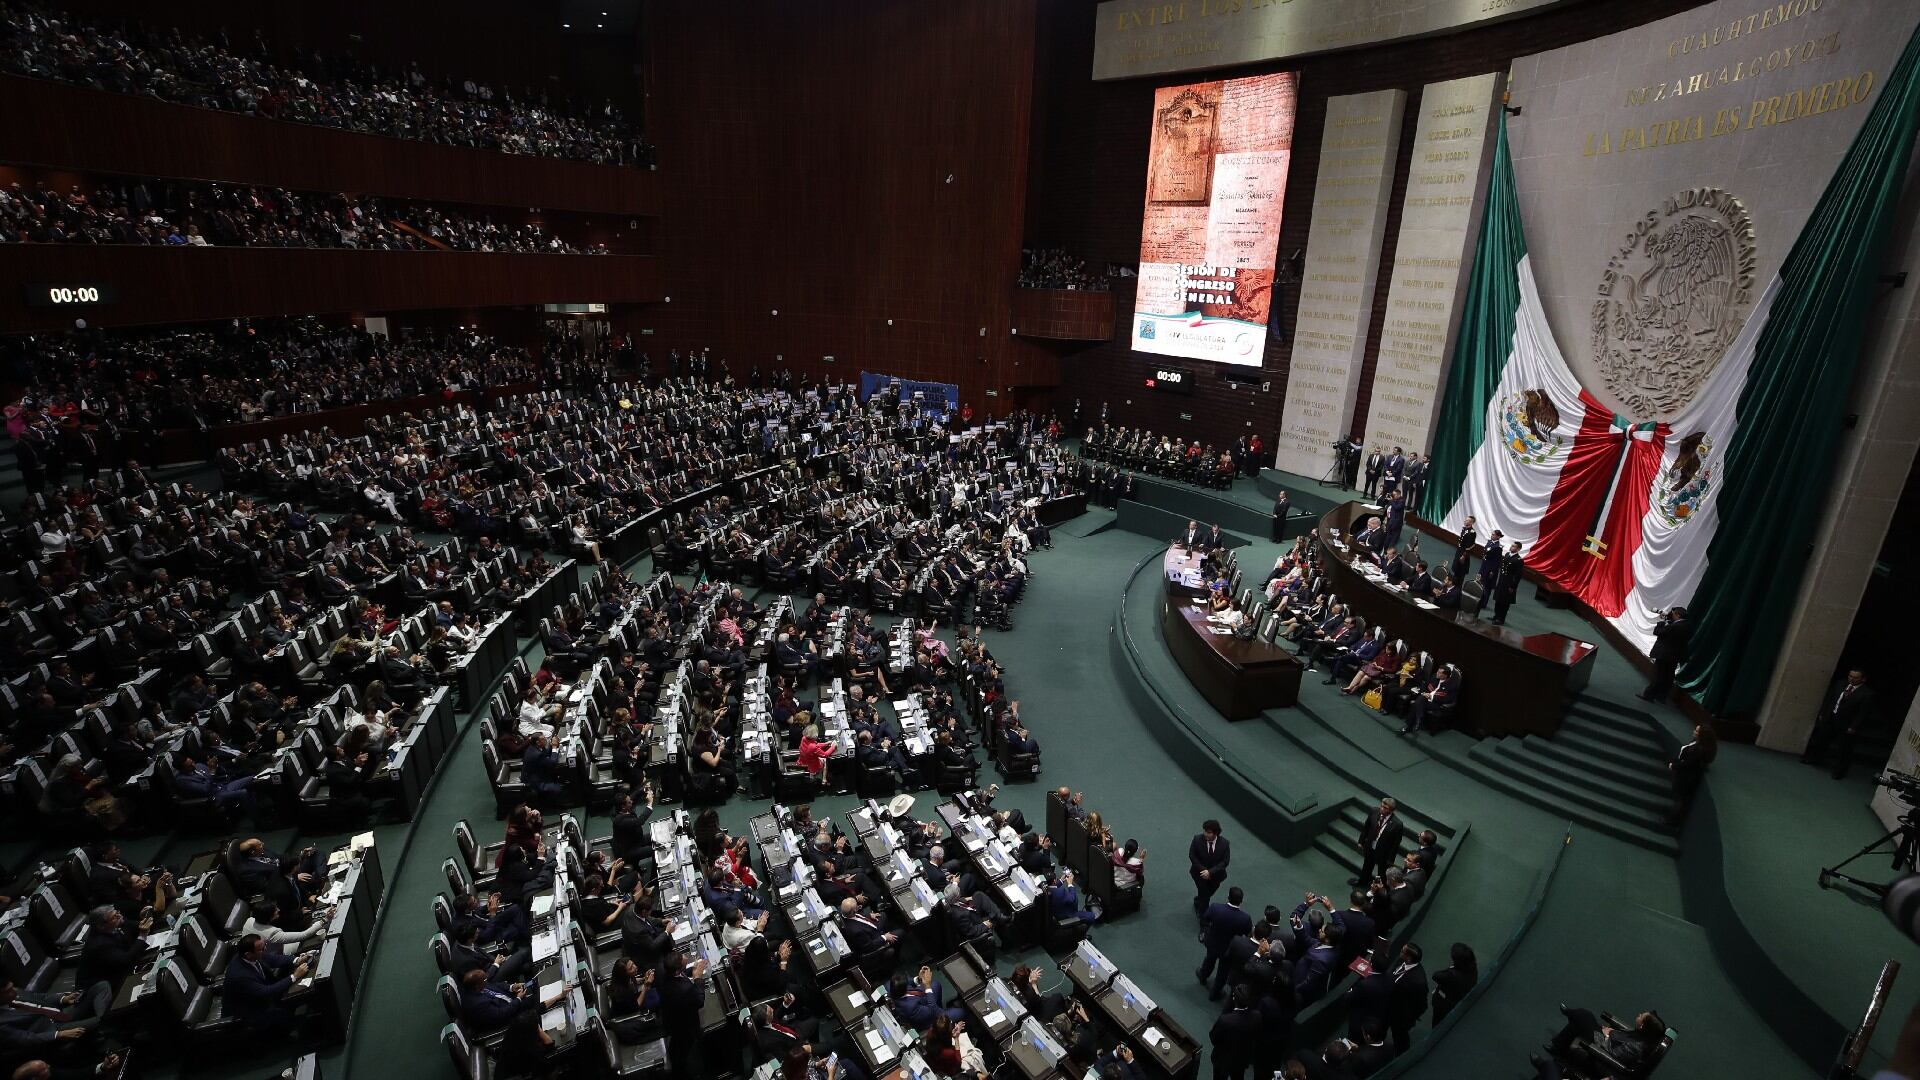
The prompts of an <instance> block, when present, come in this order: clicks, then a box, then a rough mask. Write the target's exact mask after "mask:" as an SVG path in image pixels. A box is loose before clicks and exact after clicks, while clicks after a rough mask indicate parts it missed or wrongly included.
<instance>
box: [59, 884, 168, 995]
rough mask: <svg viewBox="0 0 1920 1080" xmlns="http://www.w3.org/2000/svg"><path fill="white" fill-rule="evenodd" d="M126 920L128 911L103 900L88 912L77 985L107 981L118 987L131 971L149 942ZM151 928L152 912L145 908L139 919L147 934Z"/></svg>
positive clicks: (76, 978)
mask: <svg viewBox="0 0 1920 1080" xmlns="http://www.w3.org/2000/svg"><path fill="white" fill-rule="evenodd" d="M126 922H127V917H126V915H125V914H123V913H122V912H121V911H120V909H119V908H116V907H112V906H110V905H104V904H103V905H102V906H100V907H97V908H94V909H93V910H92V911H91V912H89V913H88V915H87V940H86V944H84V945H82V946H81V947H80V966H79V970H78V972H77V974H76V977H75V980H74V981H75V983H76V984H77V985H80V986H92V985H94V984H95V983H106V984H108V985H109V986H113V987H115V988H118V987H119V985H120V980H122V979H124V978H126V977H127V976H128V975H129V974H131V973H132V971H133V966H134V964H135V963H137V962H138V961H139V959H140V957H141V956H142V955H143V954H144V953H145V952H146V946H144V945H142V944H141V943H140V939H139V938H138V937H136V936H135V935H134V934H133V932H132V931H131V930H128V929H127V926H126ZM152 928H153V914H152V912H146V913H145V914H144V917H143V918H142V919H141V921H140V932H141V933H143V934H144V933H147V932H148V931H150V930H151V929H152Z"/></svg>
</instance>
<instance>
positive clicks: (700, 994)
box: [659, 953, 707, 1076]
mask: <svg viewBox="0 0 1920 1080" xmlns="http://www.w3.org/2000/svg"><path fill="white" fill-rule="evenodd" d="M706 1003H707V962H706V961H705V960H696V961H694V962H693V964H692V965H691V966H689V965H688V964H687V961H686V957H685V956H683V955H681V954H680V953H673V954H671V955H669V956H668V957H667V961H666V968H665V971H664V973H663V978H662V979H661V980H660V1008H659V1013H660V1023H661V1026H662V1027H664V1028H666V1034H667V1061H668V1064H669V1066H670V1068H669V1072H670V1074H671V1075H673V1076H702V1075H705V1074H704V1072H702V1071H701V1070H700V1064H701V1061H700V1040H701V1037H702V1032H701V1030H700V1008H701V1006H703V1005H705V1004H706Z"/></svg>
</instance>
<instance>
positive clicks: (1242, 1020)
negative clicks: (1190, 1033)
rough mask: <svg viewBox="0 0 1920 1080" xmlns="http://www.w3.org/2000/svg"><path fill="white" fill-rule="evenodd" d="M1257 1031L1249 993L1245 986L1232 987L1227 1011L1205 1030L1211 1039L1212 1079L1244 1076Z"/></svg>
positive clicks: (1257, 1016)
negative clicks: (1208, 1030)
mask: <svg viewBox="0 0 1920 1080" xmlns="http://www.w3.org/2000/svg"><path fill="white" fill-rule="evenodd" d="M1261 1034H1262V1033H1261V1023H1260V1014H1259V1013H1257V1012H1255V1011H1253V1002H1252V996H1251V995H1250V994H1249V992H1248V990H1247V988H1246V987H1244V986H1236V987H1234V988H1233V999H1232V1001H1231V1002H1230V1003H1229V1004H1228V1005H1227V1011H1226V1012H1223V1013H1221V1014H1220V1018H1219V1019H1218V1020H1215V1021H1214V1022H1213V1030H1212V1031H1210V1032H1208V1038H1209V1039H1210V1040H1211V1041H1212V1043H1213V1077H1214V1080H1245V1077H1246V1075H1247V1069H1248V1068H1250V1067H1251V1066H1252V1065H1253V1056H1254V1052H1255V1050H1256V1049H1258V1047H1259V1045H1260V1039H1261Z"/></svg>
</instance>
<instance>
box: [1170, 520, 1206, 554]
mask: <svg viewBox="0 0 1920 1080" xmlns="http://www.w3.org/2000/svg"><path fill="white" fill-rule="evenodd" d="M1174 543H1175V544H1177V545H1178V546H1180V547H1183V548H1186V549H1187V550H1188V551H1201V550H1204V549H1205V546H1206V543H1207V531H1206V530H1205V529H1202V528H1201V527H1200V523H1199V522H1197V521H1189V522H1187V531H1185V532H1183V533H1181V534H1180V537H1179V539H1177V540H1175V541H1174Z"/></svg>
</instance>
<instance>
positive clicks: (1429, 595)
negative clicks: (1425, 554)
mask: <svg viewBox="0 0 1920 1080" xmlns="http://www.w3.org/2000/svg"><path fill="white" fill-rule="evenodd" d="M1433 594H1434V583H1433V574H1432V573H1431V572H1430V571H1429V570H1428V568H1427V560H1425V559H1416V560H1414V563H1413V573H1412V575H1410V576H1409V577H1408V578H1407V595H1408V596H1411V597H1413V598H1414V599H1417V600H1428V601H1431V600H1432V599H1433Z"/></svg>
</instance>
